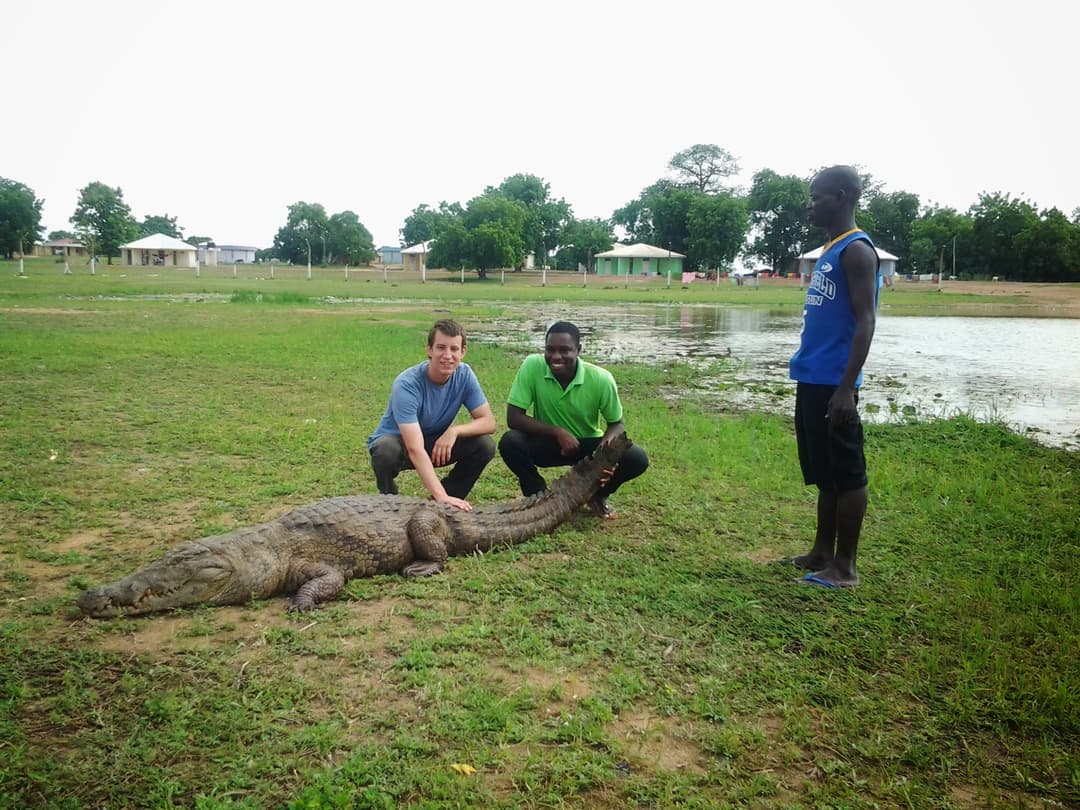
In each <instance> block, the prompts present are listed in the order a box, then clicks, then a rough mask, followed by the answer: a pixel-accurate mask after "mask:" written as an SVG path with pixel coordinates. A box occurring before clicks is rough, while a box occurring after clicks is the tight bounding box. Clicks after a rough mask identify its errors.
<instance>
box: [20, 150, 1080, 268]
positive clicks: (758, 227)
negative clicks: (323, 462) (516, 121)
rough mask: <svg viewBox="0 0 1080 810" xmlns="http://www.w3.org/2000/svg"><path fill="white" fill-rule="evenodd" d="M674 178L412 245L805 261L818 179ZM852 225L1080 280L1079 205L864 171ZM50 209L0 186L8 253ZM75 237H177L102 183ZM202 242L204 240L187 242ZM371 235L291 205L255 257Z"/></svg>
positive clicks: (344, 248) (453, 207)
mask: <svg viewBox="0 0 1080 810" xmlns="http://www.w3.org/2000/svg"><path fill="white" fill-rule="evenodd" d="M667 168H668V175H667V176H665V177H662V178H659V179H657V180H656V181H655V182H654V183H652V184H651V185H649V186H647V187H646V188H644V189H642V191H641V192H640V193H639V194H638V196H637V197H636V198H635V199H633V200H630V201H629V202H627V203H626V204H625V205H623V206H622V207H620V208H618V209H616V210H615V211H614V212H613V213H612V215H611V217H610V218H608V219H600V218H592V219H577V218H576V217H575V216H574V213H573V208H572V207H571V205H570V204H569V203H568V202H567V201H566V200H565V199H561V198H559V199H555V198H553V197H552V195H551V190H550V186H549V184H548V183H547V182H545V181H544V180H543V179H542V178H540V177H537V176H535V175H531V174H515V175H513V176H511V177H507V178H506V179H504V180H503V181H502V182H501V183H500V184H499V185H497V186H488V187H487V188H485V189H484V191H483V193H481V194H480V195H478V196H476V197H474V198H473V199H471V200H469V201H467V202H466V203H464V204H462V203H460V202H447V201H442V202H440V203H439V204H438V205H437V206H430V205H427V204H421V205H419V206H417V207H416V208H415V209H413V211H412V212H411V213H410V214H409V216H408V217H406V219H405V221H404V226H403V228H402V230H401V241H402V243H403V244H404V245H411V244H416V243H420V242H429V241H430V242H431V245H430V248H429V252H428V256H427V263H428V265H429V266H431V267H445V268H459V267H461V268H466V269H469V270H475V271H476V272H477V273H478V274H479V275H480V276H481V277H482V278H484V277H486V276H487V273H488V271H490V270H493V269H496V268H520V267H522V266H524V264H525V262H526V257H527V256H529V255H530V254H531V255H533V256H534V257H535V258H536V261H537V262H538V263H542V264H546V265H547V266H553V267H555V268H557V269H563V270H577V269H579V268H581V267H587V268H590V269H591V268H592V267H593V266H594V257H595V256H596V254H597V253H601V252H603V251H606V250H609V249H610V248H611V247H612V246H613V245H614V244H615V242H616V240H617V239H618V240H620V241H622V242H626V243H632V242H646V243H649V244H652V245H655V246H657V247H661V248H665V249H668V250H671V251H674V252H677V253H681V254H683V255H685V256H686V257H687V262H686V263H687V267H689V268H695V269H702V270H709V269H724V268H727V267H730V266H731V264H732V263H733V262H734V261H735V259H736V258H738V257H741V258H742V259H743V260H744V261H747V262H750V263H752V264H757V265H760V266H764V267H767V268H768V269H770V270H772V271H775V272H787V271H792V270H794V269H795V267H796V264H797V261H798V257H799V255H800V254H802V253H804V252H805V251H807V250H810V249H812V248H814V247H817V246H818V245H820V244H822V243H823V242H824V241H825V240H824V234H823V233H821V232H820V230H819V229H816V228H814V227H813V226H811V225H810V223H809V219H808V217H807V206H808V200H809V194H810V191H809V188H810V180H811V178H812V173H810V174H808V175H807V176H798V175H790V174H789V175H781V174H778V173H776V172H774V171H772V170H771V169H762V170H761V171H759V172H757V173H756V174H755V175H754V176H753V178H752V181H751V184H750V187H749V189H740V188H737V187H735V186H734V185H732V184H731V178H732V177H734V176H735V175H737V174H738V173H739V163H738V160H737V159H736V158H735V157H734V156H733V155H731V154H730V153H729V152H728V151H727V150H725V149H722V148H721V147H719V146H716V145H713V144H695V145H693V146H691V147H689V148H687V149H684V150H682V151H680V152H678V153H677V154H675V155H674V156H673V157H672V158H671V160H670V161H669V162H668V166H667ZM862 174H863V181H864V191H863V195H862V197H861V199H860V201H859V210H858V212H857V221H858V223H859V225H860V227H862V228H863V229H865V230H866V231H867V232H869V233H870V234H871V236H872V237H873V238H874V241H875V243H876V244H877V245H878V246H879V247H881V248H884V249H885V250H888V251H890V252H892V253H894V254H896V255H897V256H899V257H900V270H901V272H910V273H936V272H940V271H944V272H948V273H955V274H956V275H957V276H959V277H960V278H989V277H993V276H997V277H998V278H1001V279H1005V280H1012V281H1080V208H1078V209H1076V210H1074V211H1073V212H1072V216H1071V218H1070V217H1068V216H1066V215H1065V214H1064V213H1062V212H1061V211H1060V210H1058V209H1056V208H1049V209H1039V208H1037V207H1036V206H1035V204H1033V203H1031V202H1029V201H1027V200H1024V199H1021V198H1016V197H1012V196H1011V195H1009V194H1004V193H1000V192H995V193H984V194H981V195H980V196H979V198H978V201H977V202H975V203H974V204H973V205H972V206H970V207H969V208H968V210H967V211H965V212H960V211H957V210H955V209H952V208H946V207H939V206H934V205H924V204H923V203H922V202H921V200H920V199H919V197H918V196H917V195H916V194H913V193H910V192H907V191H893V192H889V191H886V190H885V189H884V188H883V187H882V184H881V183H878V182H877V181H875V180H874V178H873V177H872V175H870V174H869V173H866V172H863V173H862ZM42 203H43V201H42V200H39V199H37V197H36V195H35V194H34V192H33V190H32V189H30V188H29V187H27V186H25V185H23V184H22V183H18V182H15V181H13V180H8V179H5V178H0V252H3V254H4V255H5V256H7V257H8V258H11V257H13V256H14V255H15V254H16V253H19V254H21V253H24V252H25V251H26V250H27V249H28V248H29V247H30V246H32V245H33V244H34V242H35V241H37V240H39V239H40V237H41V231H42V227H41V207H42ZM70 221H71V224H72V226H73V230H72V231H71V232H68V231H53V232H51V233H50V234H49V238H50V239H55V238H60V237H62V236H71V237H74V238H77V239H79V240H80V241H82V242H83V244H85V245H86V246H87V248H88V249H89V250H90V251H91V252H93V253H94V254H96V255H104V256H106V257H107V258H108V259H109V260H110V261H111V259H112V257H113V256H116V255H119V248H120V245H122V244H124V243H125V242H128V241H131V240H132V239H136V238H138V237H139V236H140V235H148V234H152V233H165V234H168V235H170V236H174V237H176V238H179V239H183V238H184V237H183V229H182V228H180V227H179V226H178V224H177V221H176V218H175V217H170V216H169V215H168V214H162V215H152V216H147V217H145V218H144V219H143V220H142V221H141V222H139V221H137V220H136V219H135V218H134V217H133V216H132V214H131V210H130V208H129V207H128V206H127V204H126V203H125V202H124V199H123V193H122V192H121V190H120V189H119V188H111V187H109V186H107V185H106V184H104V183H100V182H94V183H90V184H89V185H87V186H86V187H85V188H83V189H82V190H81V191H80V193H79V200H78V204H77V205H76V209H75V212H74V213H73V214H72V217H71V220H70ZM186 241H188V242H189V243H190V244H193V245H196V244H199V243H201V242H205V241H212V240H211V239H210V238H209V237H202V236H198V237H195V236H193V237H188V238H187V239H186ZM375 255H376V254H375V249H374V244H373V241H372V236H371V233H370V231H368V229H367V228H366V227H365V226H364V225H363V223H362V222H361V221H360V219H359V217H358V216H357V215H356V214H355V213H354V212H353V211H342V212H339V213H336V214H328V213H327V212H326V210H325V208H323V206H322V205H320V204H318V203H307V202H296V203H294V204H292V205H290V206H289V207H288V210H287V215H286V220H285V223H284V224H283V225H282V226H281V227H280V228H279V229H278V231H277V234H276V235H275V237H274V241H273V246H272V247H270V248H267V249H264V250H260V251H259V252H258V253H257V256H258V257H259V258H276V259H278V260H281V261H289V262H293V263H304V262H307V263H309V264H310V263H311V262H312V261H313V260H314V261H317V262H318V263H321V264H324V265H325V264H355V265H359V264H364V263H367V262H370V261H371V260H372V259H374V258H375Z"/></svg>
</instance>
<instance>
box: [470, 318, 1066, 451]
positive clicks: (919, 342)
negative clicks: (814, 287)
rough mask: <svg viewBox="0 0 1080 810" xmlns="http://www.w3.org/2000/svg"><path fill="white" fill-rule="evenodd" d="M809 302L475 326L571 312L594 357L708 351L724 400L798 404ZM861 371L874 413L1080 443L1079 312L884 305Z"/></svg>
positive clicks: (536, 342)
mask: <svg viewBox="0 0 1080 810" xmlns="http://www.w3.org/2000/svg"><path fill="white" fill-rule="evenodd" d="M800 314H801V313H800V312H799V311H795V312H793V311H791V310H784V311H770V310H766V309H756V308H748V307H731V306H634V307H625V308H619V309H612V308H608V307H604V308H599V307H581V306H566V305H561V306H550V307H547V306H542V307H536V306H532V307H528V308H524V307H522V308H514V307H510V308H508V309H507V314H506V317H505V318H502V319H499V320H498V321H496V322H494V323H492V324H489V325H485V328H484V329H483V330H480V331H477V330H474V331H473V333H472V334H471V338H472V339H473V340H476V341H483V340H498V341H499V342H501V343H513V344H520V346H521V349H522V352H523V353H524V352H527V351H539V350H540V349H541V347H542V344H543V335H544V330H545V329H546V328H547V325H548V324H550V323H551V322H552V321H554V320H556V319H558V318H565V319H568V320H571V321H573V322H574V323H576V324H577V325H578V326H579V327H580V328H581V329H582V343H583V347H582V355H583V357H585V358H586V359H589V360H594V361H596V362H599V363H601V364H603V363H605V362H610V361H640V362H647V363H665V362H672V361H675V360H680V361H684V362H692V363H699V364H701V366H702V368H703V371H704V373H705V375H706V376H705V377H703V380H702V382H703V385H704V388H705V389H706V390H707V391H708V390H712V391H713V392H714V393H715V398H716V401H717V405H718V406H720V407H731V408H762V409H766V410H770V411H776V412H782V413H790V412H791V410H792V409H793V407H794V384H793V383H792V382H791V381H790V380H789V379H788V359H789V358H790V357H791V354H792V353H793V352H794V351H795V349H796V347H797V345H798V337H799V320H800ZM717 361H718V362H719V363H720V364H721V366H720V367H719V371H717V368H718V366H717ZM706 369H707V371H705V370H706ZM864 374H865V381H864V385H863V389H862V393H861V395H860V409H861V410H862V411H863V413H864V416H865V417H866V418H867V419H869V420H872V421H889V420H902V419H905V418H910V417H917V418H934V417H942V416H952V415H955V414H957V413H966V414H970V415H971V416H972V417H974V418H976V419H980V420H996V421H1001V422H1003V423H1005V424H1007V425H1009V426H1010V427H1011V428H1013V429H1014V430H1017V431H1023V432H1027V433H1030V434H1031V435H1033V436H1034V437H1035V438H1036V439H1037V440H1039V441H1040V442H1042V443H1044V444H1049V445H1053V446H1058V447H1067V448H1072V449H1075V448H1077V447H1078V446H1080V320H1078V319H1070V318H1003V317H960V316H955V317H952V316H949V317H942V316H935V317H921V316H903V317H901V316H890V315H889V314H888V312H887V311H884V312H882V313H881V314H880V315H879V318H878V324H877V332H876V334H875V336H874V343H873V347H872V348H871V351H870V357H869V359H868V360H867V363H866V367H865V370H864Z"/></svg>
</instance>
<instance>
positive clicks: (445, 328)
mask: <svg viewBox="0 0 1080 810" xmlns="http://www.w3.org/2000/svg"><path fill="white" fill-rule="evenodd" d="M436 332H442V333H443V334H444V335H446V336H447V337H457V336H458V335H461V348H463V349H464V348H465V328H464V327H463V326H462V325H461V324H460V323H458V322H457V321H455V320H453V319H452V318H443V319H442V320H438V321H435V325H434V326H433V327H431V329H430V330H428V333H427V345H428V347H429V348H430V347H432V346H434V345H435V333H436Z"/></svg>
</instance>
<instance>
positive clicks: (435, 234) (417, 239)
mask: <svg viewBox="0 0 1080 810" xmlns="http://www.w3.org/2000/svg"><path fill="white" fill-rule="evenodd" d="M463 213H464V209H463V208H462V207H461V204H460V203H447V202H445V201H443V202H440V203H439V208H438V210H436V209H434V208H431V207H430V206H428V205H426V204H425V205H420V206H417V207H416V208H414V209H413V212H412V213H411V214H409V216H408V217H407V218H406V219H405V227H403V228H402V229H401V241H402V244H404V245H406V246H408V245H418V244H420V243H421V242H427V241H430V240H433V239H438V238H439V235H440V234H441V233H442V231H443V229H444V228H445V227H446V226H447V225H448V224H449V223H450V222H451V221H453V220H455V219H459V218H460V217H461V215H462V214H463Z"/></svg>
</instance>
